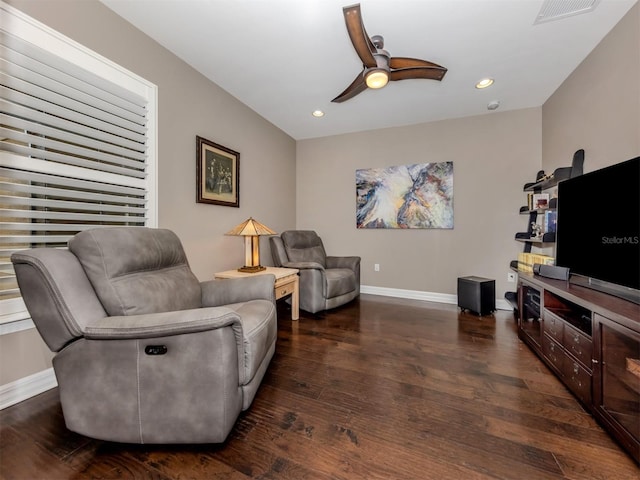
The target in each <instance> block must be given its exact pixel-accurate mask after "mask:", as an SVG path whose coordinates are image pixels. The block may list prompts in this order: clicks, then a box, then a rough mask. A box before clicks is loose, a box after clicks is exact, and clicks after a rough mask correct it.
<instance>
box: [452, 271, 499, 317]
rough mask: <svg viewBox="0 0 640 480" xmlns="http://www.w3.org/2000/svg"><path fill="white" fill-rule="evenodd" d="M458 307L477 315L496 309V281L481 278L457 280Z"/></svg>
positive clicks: (461, 278) (472, 277)
mask: <svg viewBox="0 0 640 480" xmlns="http://www.w3.org/2000/svg"><path fill="white" fill-rule="evenodd" d="M458 307H460V308H461V309H462V310H469V311H471V312H474V313H477V314H478V315H487V314H489V313H491V312H493V311H494V310H495V309H496V281H495V280H492V279H490V278H483V277H475V276H470V277H459V278H458Z"/></svg>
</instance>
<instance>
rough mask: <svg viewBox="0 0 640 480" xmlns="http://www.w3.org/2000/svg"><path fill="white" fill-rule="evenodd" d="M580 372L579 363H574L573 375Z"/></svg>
mask: <svg viewBox="0 0 640 480" xmlns="http://www.w3.org/2000/svg"><path fill="white" fill-rule="evenodd" d="M579 371H580V367H578V364H577V363H574V364H573V373H575V374H576V375H577V374H578V372H579Z"/></svg>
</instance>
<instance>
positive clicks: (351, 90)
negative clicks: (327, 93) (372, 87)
mask: <svg viewBox="0 0 640 480" xmlns="http://www.w3.org/2000/svg"><path fill="white" fill-rule="evenodd" d="M366 89H367V84H366V83H364V70H363V71H362V72H360V73H359V74H358V76H357V77H356V78H355V80H354V81H353V82H351V85H349V86H348V87H347V88H346V89H345V90H344V92H342V93H341V94H340V95H338V96H337V97H336V98H334V99H333V100H331V101H332V102H335V103H342V102H345V101H347V100H349V99H350V98H353V97H355V96H356V95H358V94H359V93H362V92H364V91H365V90H366Z"/></svg>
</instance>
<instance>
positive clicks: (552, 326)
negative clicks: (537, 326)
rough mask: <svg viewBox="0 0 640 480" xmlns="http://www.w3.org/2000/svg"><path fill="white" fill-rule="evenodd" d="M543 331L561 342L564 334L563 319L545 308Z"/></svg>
mask: <svg viewBox="0 0 640 480" xmlns="http://www.w3.org/2000/svg"><path fill="white" fill-rule="evenodd" d="M544 331H545V332H546V333H548V334H549V335H550V336H551V337H553V338H555V339H556V340H557V341H558V342H560V343H562V341H563V334H564V321H562V320H561V319H560V318H559V317H557V316H555V315H554V314H552V313H550V312H549V311H547V310H545V312H544Z"/></svg>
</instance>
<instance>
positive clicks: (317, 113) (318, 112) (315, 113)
mask: <svg viewBox="0 0 640 480" xmlns="http://www.w3.org/2000/svg"><path fill="white" fill-rule="evenodd" d="M311 115H313V116H314V117H316V118H320V117H324V112H323V111H322V110H314V111H313V112H311Z"/></svg>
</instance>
